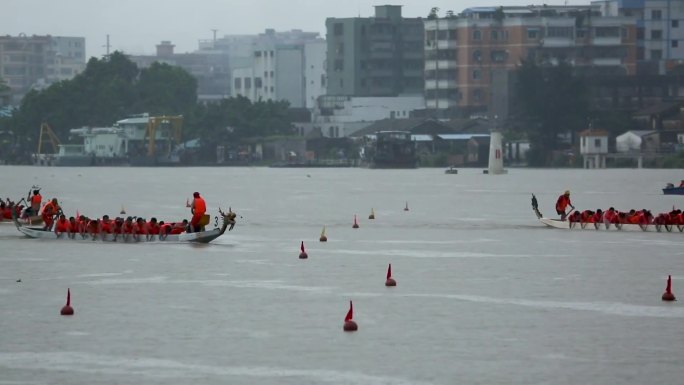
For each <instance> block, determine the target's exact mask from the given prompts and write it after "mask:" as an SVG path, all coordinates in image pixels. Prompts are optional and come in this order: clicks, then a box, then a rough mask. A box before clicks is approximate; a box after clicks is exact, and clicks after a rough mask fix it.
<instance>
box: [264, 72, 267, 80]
mask: <svg viewBox="0 0 684 385" xmlns="http://www.w3.org/2000/svg"><path fill="white" fill-rule="evenodd" d="M264 78H266V79H268V71H264Z"/></svg>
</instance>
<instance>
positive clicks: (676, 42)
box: [672, 40, 679, 48]
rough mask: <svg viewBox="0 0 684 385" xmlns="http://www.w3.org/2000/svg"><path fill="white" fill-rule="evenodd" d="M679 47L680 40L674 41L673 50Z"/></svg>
mask: <svg viewBox="0 0 684 385" xmlns="http://www.w3.org/2000/svg"><path fill="white" fill-rule="evenodd" d="M677 47H679V40H672V48H677Z"/></svg>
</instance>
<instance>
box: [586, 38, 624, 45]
mask: <svg viewBox="0 0 684 385" xmlns="http://www.w3.org/2000/svg"><path fill="white" fill-rule="evenodd" d="M592 43H593V45H598V46H607V45H622V38H620V37H619V36H615V37H595V38H594V39H593V40H592Z"/></svg>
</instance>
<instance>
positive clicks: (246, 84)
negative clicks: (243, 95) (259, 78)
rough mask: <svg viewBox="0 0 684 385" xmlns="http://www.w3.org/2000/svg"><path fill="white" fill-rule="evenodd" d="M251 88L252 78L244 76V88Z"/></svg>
mask: <svg viewBox="0 0 684 385" xmlns="http://www.w3.org/2000/svg"><path fill="white" fill-rule="evenodd" d="M250 88H252V78H245V89H250Z"/></svg>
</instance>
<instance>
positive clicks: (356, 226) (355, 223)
mask: <svg viewBox="0 0 684 385" xmlns="http://www.w3.org/2000/svg"><path fill="white" fill-rule="evenodd" d="M358 228H359V223H358V222H357V221H356V215H354V224H353V225H352V229H358Z"/></svg>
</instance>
